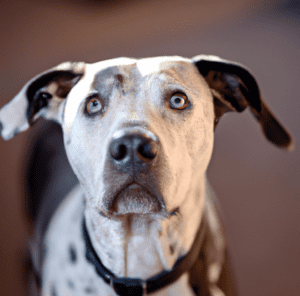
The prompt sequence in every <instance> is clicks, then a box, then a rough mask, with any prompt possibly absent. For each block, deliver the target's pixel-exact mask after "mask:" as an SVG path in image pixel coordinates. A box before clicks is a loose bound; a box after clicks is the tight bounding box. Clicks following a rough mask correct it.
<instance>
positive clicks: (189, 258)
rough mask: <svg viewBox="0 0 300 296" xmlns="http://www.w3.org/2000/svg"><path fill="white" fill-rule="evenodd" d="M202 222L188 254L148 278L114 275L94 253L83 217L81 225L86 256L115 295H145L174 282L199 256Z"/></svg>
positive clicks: (202, 231)
mask: <svg viewBox="0 0 300 296" xmlns="http://www.w3.org/2000/svg"><path fill="white" fill-rule="evenodd" d="M204 224H205V222H204V219H203V218H202V222H201V224H200V227H199V229H198V231H197V234H196V238H195V240H194V243H193V245H192V248H191V250H190V251H189V252H188V254H187V255H186V256H184V257H181V258H179V259H178V260H177V261H176V263H175V265H174V267H173V269H172V270H171V271H162V272H161V273H159V274H157V275H155V276H153V277H151V278H150V279H148V280H142V279H139V278H126V277H123V278H121V277H117V276H115V275H114V274H113V273H112V272H111V271H109V270H108V269H107V268H106V267H105V266H104V265H103V264H102V262H101V261H100V258H99V257H98V255H97V254H96V251H95V249H94V248H93V245H92V243H91V240H90V237H89V234H88V231H87V228H86V223H85V219H83V223H82V226H83V237H84V241H85V247H86V258H87V260H88V261H89V262H90V263H92V264H93V265H94V267H95V269H96V272H97V273H98V275H99V276H100V277H101V278H102V279H103V280H104V281H105V282H106V283H107V284H109V285H110V286H111V287H112V288H113V289H114V290H115V292H116V293H117V295H121V296H127V295H136V296H138V295H146V294H149V293H152V292H154V291H157V290H159V289H162V288H164V287H166V286H167V285H170V284H171V283H173V282H175V281H176V280H177V279H179V277H180V276H181V275H182V274H183V273H185V272H187V271H188V270H189V269H190V268H191V267H192V266H193V265H194V263H195V262H196V260H197V258H198V256H199V253H200V249H201V245H202V242H203V239H204V234H205V229H204V228H205V225H204Z"/></svg>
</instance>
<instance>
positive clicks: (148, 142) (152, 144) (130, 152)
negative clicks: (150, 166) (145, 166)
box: [109, 130, 158, 165]
mask: <svg viewBox="0 0 300 296" xmlns="http://www.w3.org/2000/svg"><path fill="white" fill-rule="evenodd" d="M109 151H110V155H111V157H112V158H113V159H114V160H115V162H117V163H122V164H123V165H126V164H127V163H134V164H135V165H138V164H141V163H150V162H152V161H153V160H154V159H155V157H156V155H157V151H158V140H157V138H156V137H155V136H154V135H153V134H152V133H150V132H148V131H147V132H146V131H145V132H142V131H140V130H132V131H130V132H125V133H124V132H117V133H116V134H115V136H114V139H113V140H112V142H111V143H110V146H109Z"/></svg>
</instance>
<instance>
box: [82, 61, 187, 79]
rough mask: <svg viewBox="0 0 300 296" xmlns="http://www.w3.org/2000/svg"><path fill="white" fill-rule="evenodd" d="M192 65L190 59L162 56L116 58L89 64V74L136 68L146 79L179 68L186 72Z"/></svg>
mask: <svg viewBox="0 0 300 296" xmlns="http://www.w3.org/2000/svg"><path fill="white" fill-rule="evenodd" d="M191 64H192V61H191V60H190V59H187V58H183V57H180V56H162V57H152V58H143V59H133V58H116V59H111V60H106V61H101V62H98V63H94V64H88V65H87V72H89V74H90V75H96V74H97V73H100V72H102V71H104V70H106V69H108V68H112V67H113V68H115V69H117V68H119V69H120V70H125V71H126V70H127V69H129V68H131V69H132V68H136V69H137V70H138V72H139V73H140V75H141V76H143V77H144V76H147V75H151V74H159V73H161V72H162V71H167V70H168V69H174V68H178V70H186V69H187V68H188V67H189V66H190V65H191Z"/></svg>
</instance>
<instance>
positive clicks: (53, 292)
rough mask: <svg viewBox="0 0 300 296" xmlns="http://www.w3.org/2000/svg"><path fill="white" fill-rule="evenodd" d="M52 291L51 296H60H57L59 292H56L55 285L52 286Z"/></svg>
mask: <svg viewBox="0 0 300 296" xmlns="http://www.w3.org/2000/svg"><path fill="white" fill-rule="evenodd" d="M50 291H51V292H50V293H51V296H58V295H57V292H56V288H55V286H54V285H52V286H51V290H50Z"/></svg>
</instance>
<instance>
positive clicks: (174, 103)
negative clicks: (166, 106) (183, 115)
mask: <svg viewBox="0 0 300 296" xmlns="http://www.w3.org/2000/svg"><path fill="white" fill-rule="evenodd" d="M188 104H189V100H188V99H187V96H186V95H184V94H182V93H175V94H173V96H172V97H171V99H170V107H171V108H172V109H179V110H182V109H185V108H186V107H187V105H188Z"/></svg>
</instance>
